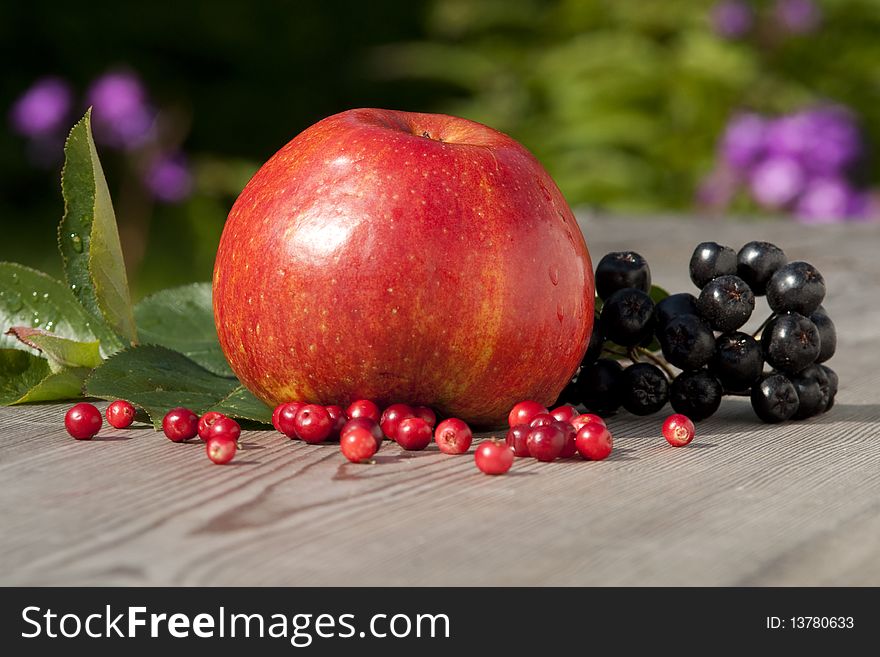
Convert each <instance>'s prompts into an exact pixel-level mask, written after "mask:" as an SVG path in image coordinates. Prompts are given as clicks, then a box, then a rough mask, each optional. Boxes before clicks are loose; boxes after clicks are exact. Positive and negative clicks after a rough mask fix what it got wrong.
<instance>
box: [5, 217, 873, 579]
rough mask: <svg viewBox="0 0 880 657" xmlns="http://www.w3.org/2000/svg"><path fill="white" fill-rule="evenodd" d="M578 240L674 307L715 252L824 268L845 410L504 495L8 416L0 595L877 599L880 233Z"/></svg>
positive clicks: (255, 450)
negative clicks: (461, 588)
mask: <svg viewBox="0 0 880 657" xmlns="http://www.w3.org/2000/svg"><path fill="white" fill-rule="evenodd" d="M582 225H583V228H584V232H585V234H586V235H587V239H588V242H589V243H590V245H591V251H592V253H593V257H594V259H595V261H596V262H598V259H599V258H600V257H601V256H602V255H603V254H604V253H606V252H608V251H611V250H619V249H633V250H636V251H639V252H640V253H642V254H643V255H644V256H645V257H646V258H647V259H648V262H649V263H650V265H651V267H652V271H653V275H654V281H655V282H656V283H658V284H660V285H663V286H664V287H666V288H667V289H669V290H670V291H684V290H689V291H693V290H692V286H691V284H690V283H689V280H688V278H687V261H688V258H689V257H690V253H691V251H692V249H693V247H694V246H695V244H696V243H697V242H699V241H702V240H716V241H719V242H721V243H725V244H729V245H731V246H733V247H734V248H739V246H741V245H742V243H744V242H746V241H749V240H751V239H768V240H770V241H773V242H776V243H777V244H779V245H780V246H782V247H783V248H784V249H785V250H786V252H787V253H788V255H789V258H790V259H802V260H807V261H809V262H812V263H813V264H815V265H816V266H817V267H819V269H820V271H822V272H823V274H824V275H825V278H826V281H827V283H828V287H829V290H830V293H829V296H828V297H827V300H826V303H825V306H826V308H827V309H828V311H829V313H830V314H831V316H832V318H833V319H834V321H835V323H836V325H837V328H838V334H839V346H838V352H837V355H836V356H835V357H834V358H833V359H832V361H831V362H830V363H829V364H830V365H831V366H832V367H833V368H834V369H835V370H836V371H837V372H838V374H839V375H840V382H841V383H840V392H839V394H838V396H837V404H836V406H835V408H834V409H833V410H832V411H831V413H829V414H828V415H826V416H821V417H819V418H814V419H813V420H810V421H807V422H799V423H787V424H784V425H781V426H780V425H777V426H768V425H763V424H760V423H759V422H758V421H757V419H756V418H755V417H754V415H753V413H752V411H751V408H750V406H749V404H748V401H747V400H743V399H738V398H734V399H725V401H724V403H723V404H722V408H721V411H720V412H719V413H718V414H717V415H715V416H714V417H713V418H711V419H709V420H707V421H705V422H703V423H701V424H699V425H698V434H697V438H696V440H695V441H694V443H693V444H692V445H690V446H689V447H686V448H680V449H676V448H672V447H669V446H667V445H666V443H665V441H664V440H663V438H662V437H661V435H660V424H661V422H662V419H663V417H665V415H664V414H662V413H661V414H658V415H656V416H653V417H648V418H636V417H634V416H631V415H628V414H626V413H622V414H620V415H618V416H616V417H614V418H612V419H611V420H610V422H609V424H610V428H611V429H612V431H613V433H614V436H615V451H614V453H613V454H612V456H611V457H610V458H609V459H608V460H606V461H603V462H598V463H591V462H584V461H570V462H555V463H550V464H544V463H538V462H536V461H534V460H532V459H519V460H517V462H516V463H515V464H514V467H513V469H512V470H511V472H510V473H509V474H508V475H507V476H504V477H487V476H484V475H482V474H480V473H479V472H478V471H477V470H476V468H475V467H474V464H473V457H472V456H468V457H462V458H458V457H450V456H445V455H442V454H440V453H439V452H437V451H436V450H435V449H433V448H429V449H428V450H426V451H424V452H415V453H405V452H401V451H400V450H399V449H398V448H396V447H391V446H389V445H388V444H387V443H386V446H385V447H384V448H383V450H382V451H381V453H380V455H379V456H378V458H377V461H378V464H377V465H374V466H357V465H350V464H348V463H347V462H345V461H344V459H343V458H342V456H341V455H340V454H339V451H338V446H335V445H318V446H309V445H306V444H303V443H301V442H292V441H289V440H287V439H286V438H284V437H283V436H281V435H280V434H277V433H274V432H271V431H259V432H257V431H254V432H246V433H245V435H244V436H243V442H244V446H245V449H244V451H242V452H240V453H239V455H238V458H237V460H236V461H235V462H234V463H233V464H231V465H229V466H226V467H217V466H214V465H212V464H211V463H210V462H209V461H208V460H207V459H206V458H205V456H204V450H203V447H202V445H201V444H200V442H197V443H195V444H184V445H173V444H171V443H169V442H168V441H167V440H166V439H165V438H164V437H162V436H161V435H160V434H157V433H155V432H153V431H152V429H149V428H139V429H137V430H128V431H113V430H109V431H108V430H106V429H105V431H104V432H103V434H102V436H101V437H100V439H96V440H93V441H91V442H78V441H75V440H72V439H71V438H69V437H68V436H67V435H66V434H65V433H64V429H63V417H64V412H65V410H66V408H67V406H69V404H53V405H39V406H31V407H22V408H0V584H3V585H352V584H354V585H515V584H524V585H831V584H834V585H875V586H876V585H878V584H880V404H878V403H880V394H878V389H880V348H878V347H880V295H878V291H877V286H878V283H880V257H878V253H880V226H878V225H850V226H830V227H802V226H799V225H797V224H794V223H790V222H779V223H777V222H750V221H734V220H732V219H726V220H723V221H714V220H697V219H682V218H674V217H669V218H653V219H651V220H650V221H648V220H633V219H630V220H625V219H620V218H617V219H612V218H598V217H590V216H586V217H585V218H584V219H583V220H582ZM763 304H764V302H763V301H760V302H759V305H760V306H761V307H762V308H763V307H764V306H763ZM757 314H758V313H757V312H756V319H757ZM101 408H102V409H103V408H104V405H103V404H101ZM667 409H668V407H667Z"/></svg>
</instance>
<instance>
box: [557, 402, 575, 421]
mask: <svg viewBox="0 0 880 657" xmlns="http://www.w3.org/2000/svg"><path fill="white" fill-rule="evenodd" d="M550 415H552V416H553V419H554V420H559V421H561V422H569V423H570V422H571V421H572V420H573V419H575V418H576V417H577V416H578V415H579V413H578V409H576V408H575V407H574V406H570V405H568V404H566V405H565V406H559V407H558V408H554V409H553V410H552V411H550Z"/></svg>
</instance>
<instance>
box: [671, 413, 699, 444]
mask: <svg viewBox="0 0 880 657" xmlns="http://www.w3.org/2000/svg"><path fill="white" fill-rule="evenodd" d="M695 434H696V429H695V428H694V423H693V422H691V419H690V418H689V417H688V416H687V415H682V414H681V413H675V414H673V415H670V416H669V417H668V418H666V421H665V422H664V423H663V437H664V438H666V442H668V443H669V444H670V445H672V446H673V447H684V446H685V445H687V444H688V443H689V442H691V441H692V440H693V439H694V435H695Z"/></svg>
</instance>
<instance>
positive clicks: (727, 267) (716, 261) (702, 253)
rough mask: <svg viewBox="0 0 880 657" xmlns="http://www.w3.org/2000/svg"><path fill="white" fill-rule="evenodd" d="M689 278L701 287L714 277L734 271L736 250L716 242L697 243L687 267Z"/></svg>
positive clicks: (733, 272)
mask: <svg viewBox="0 0 880 657" xmlns="http://www.w3.org/2000/svg"><path fill="white" fill-rule="evenodd" d="M688 269H689V272H690V275H691V280H692V281H693V282H694V285H696V286H697V287H699V288H703V287H705V286H706V284H707V283H708V282H709V281H711V280H712V279H714V278H718V277H719V276H726V275H729V274H735V273H736V251H734V250H733V249H731V248H730V247H729V246H722V245H720V244H718V243H717V242H702V243H700V244H697V248H695V249H694V253H693V255H691V262H690V266H689V267H688Z"/></svg>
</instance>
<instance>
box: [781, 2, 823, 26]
mask: <svg viewBox="0 0 880 657" xmlns="http://www.w3.org/2000/svg"><path fill="white" fill-rule="evenodd" d="M774 14H775V15H776V20H777V21H778V22H779V24H780V25H781V26H782V27H784V28H785V29H786V30H787V31H788V32H792V33H794V34H806V33H808V32H812V31H813V30H815V29H816V28H817V27H819V23H821V22H822V11H821V10H820V9H819V6H818V5H817V4H816V3H815V2H813V0H776V6H775V7H774Z"/></svg>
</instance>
